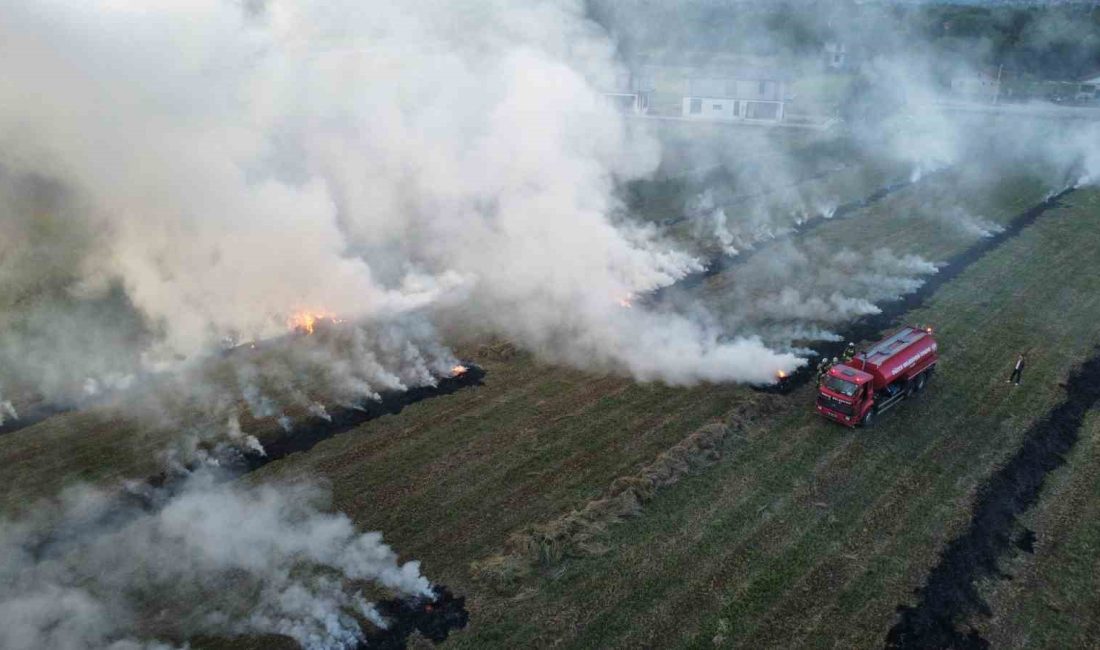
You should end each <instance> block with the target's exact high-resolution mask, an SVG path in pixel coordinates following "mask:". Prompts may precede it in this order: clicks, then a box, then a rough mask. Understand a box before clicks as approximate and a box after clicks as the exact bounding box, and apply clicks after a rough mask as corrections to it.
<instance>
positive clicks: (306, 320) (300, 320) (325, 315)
mask: <svg viewBox="0 0 1100 650" xmlns="http://www.w3.org/2000/svg"><path fill="white" fill-rule="evenodd" d="M326 320H327V321H329V322H332V323H342V322H343V321H341V320H340V319H338V318H336V317H335V316H333V315H332V314H331V313H329V312H327V311H304V310H303V311H298V312H294V313H293V314H291V316H290V318H287V319H286V326H287V328H288V329H290V330H291V331H294V332H300V333H302V334H313V332H314V330H315V329H316V328H317V324H318V323H320V322H321V321H326Z"/></svg>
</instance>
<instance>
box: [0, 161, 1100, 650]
mask: <svg viewBox="0 0 1100 650" xmlns="http://www.w3.org/2000/svg"><path fill="white" fill-rule="evenodd" d="M872 176H873V174H871V173H870V172H868V173H864V174H862V175H861V176H860V178H871V177H872ZM852 185H853V186H852V187H851V189H848V190H845V191H846V192H849V193H850V194H851V195H852V196H853V198H854V197H857V196H859V195H860V193H861V192H863V191H864V190H866V189H867V188H868V187H871V186H873V185H874V183H873V182H867V183H866V184H863V185H861V184H859V183H856V182H853V184H852ZM1048 189H1050V188H1048V187H1045V186H1043V185H1041V184H1039V183H1038V182H1035V181H1030V180H1028V179H1026V178H1012V177H1005V178H1001V179H1000V180H991V179H988V178H986V177H984V176H983V177H979V178H977V179H975V178H968V177H967V176H966V175H937V176H933V177H929V178H927V179H924V180H921V181H920V182H918V183H916V184H914V185H913V186H911V187H910V188H908V189H906V190H903V191H901V192H899V193H898V194H896V195H893V196H891V197H889V198H887V199H885V200H883V201H882V202H879V203H876V204H875V205H872V206H870V207H869V208H867V209H866V210H862V211H859V212H856V213H854V214H851V215H849V216H848V217H847V218H845V219H838V220H835V221H831V222H828V223H826V224H824V225H822V226H821V227H820V228H818V229H816V230H815V231H814V232H813V233H812V234H811V235H810V236H809V237H812V238H813V240H814V241H818V242H820V243H821V244H822V245H824V246H832V247H836V246H845V247H848V248H852V249H853V250H872V249H874V248H877V247H880V246H883V245H890V246H891V247H893V248H894V249H895V251H896V252H898V253H913V254H919V255H921V256H923V257H925V258H927V259H930V260H933V261H937V260H944V259H947V258H948V257H950V256H952V255H954V254H956V253H958V252H960V251H962V250H964V249H966V248H967V247H968V246H970V245H971V244H973V243H974V242H975V241H976V240H977V235H973V234H967V233H965V232H961V231H960V230H958V229H955V228H951V227H950V225H949V224H946V225H945V223H944V222H943V221H942V220H940V219H937V218H935V217H936V214H935V213H936V211H938V210H942V209H944V206H948V205H951V206H954V205H957V206H961V207H963V208H965V209H966V210H967V211H968V212H970V213H973V214H980V215H981V216H983V217H984V218H985V219H988V220H990V221H992V222H1000V223H1004V222H1006V221H1007V220H1008V219H1010V218H1011V217H1012V216H1014V215H1016V214H1018V213H1019V212H1021V211H1022V210H1023V209H1025V208H1026V207H1028V206H1030V205H1033V204H1035V203H1036V202H1038V201H1039V200H1041V199H1042V196H1043V195H1044V193H1045V192H1046V191H1047V190H1048ZM1098 218H1100V191H1097V190H1095V189H1086V190H1080V191H1078V192H1076V193H1074V194H1072V195H1070V197H1069V198H1068V199H1067V200H1066V205H1065V206H1064V207H1063V208H1059V209H1055V210H1052V211H1050V212H1048V213H1047V214H1046V215H1044V216H1043V217H1041V218H1040V219H1039V220H1038V221H1037V222H1036V223H1035V224H1034V225H1033V226H1031V227H1029V228H1027V229H1025V230H1024V231H1023V232H1022V233H1021V234H1020V235H1019V236H1018V237H1015V238H1013V239H1011V240H1009V241H1007V242H1006V243H1005V244H1004V245H1002V246H1000V247H999V248H997V249H996V250H994V251H992V252H991V253H989V254H988V255H986V256H984V257H982V258H981V259H979V260H978V261H976V262H975V263H974V264H973V265H971V266H970V267H969V268H968V269H967V270H966V271H965V272H963V273H962V274H961V275H960V276H959V277H957V278H956V279H954V280H953V281H951V282H949V283H948V284H946V285H945V286H943V287H942V288H940V290H939V291H937V292H936V293H935V294H934V295H932V296H931V298H930V299H929V300H928V301H927V302H926V303H925V306H924V307H922V308H921V310H920V311H919V312H918V313H911V314H907V315H906V318H907V320H910V321H914V322H929V323H934V324H935V325H936V327H937V329H938V338H939V340H940V343H941V348H942V362H941V368H940V371H939V373H938V375H937V376H936V378H935V379H934V381H933V383H932V384H931V385H930V387H929V389H928V390H927V391H926V392H925V393H924V394H922V395H921V396H920V397H919V398H918V399H917V400H916V401H914V402H910V403H906V404H903V405H902V406H900V407H899V408H897V409H895V410H893V411H891V412H890V413H889V414H888V415H886V416H884V418H883V419H882V420H881V421H880V422H879V423H878V424H877V425H876V427H875V428H874V429H870V430H854V431H851V430H846V429H842V428H840V427H838V426H835V425H833V424H831V423H829V422H826V421H824V420H822V419H820V418H818V417H817V416H816V415H814V413H813V412H812V408H811V405H812V401H813V388H812V387H811V386H804V387H802V388H799V389H798V390H796V391H794V392H793V393H791V394H789V395H770V394H763V393H758V392H754V391H752V390H750V389H748V388H746V387H742V386H733V385H703V386H698V387H695V388H670V387H666V386H662V385H659V384H638V383H635V382H633V381H630V380H627V379H624V378H619V377H609V376H593V375H591V374H586V373H582V372H578V371H573V370H568V369H563V368H557V367H549V366H546V365H544V364H540V363H538V362H536V361H534V360H533V359H532V358H531V357H529V356H528V355H526V354H518V355H516V356H513V357H511V358H505V359H500V358H489V357H486V358H476V354H477V353H476V349H477V348H476V346H472V345H471V346H469V347H468V348H462V349H464V350H465V351H466V352H468V353H469V354H470V355H471V356H475V358H476V360H478V361H479V363H481V364H482V365H483V366H484V368H485V369H486V370H487V371H488V375H487V377H486V380H485V383H484V385H483V386H480V387H477V388H472V389H466V390H462V391H459V392H457V393H455V394H452V395H447V396H444V397H438V398H434V399H431V400H427V401H423V402H420V403H417V404H414V405H412V406H410V407H408V408H406V409H405V410H404V411H403V412H401V413H400V414H399V415H394V416H385V417H382V418H380V419H377V420H374V421H371V422H368V423H366V424H364V425H363V426H361V427H359V428H357V429H355V430H353V431H349V432H346V433H343V434H340V435H338V436H335V437H333V438H331V439H329V440H326V441H324V442H322V443H320V444H318V445H317V446H316V447H314V448H313V449H311V450H310V451H308V452H305V453H299V454H294V455H291V456H289V457H287V458H284V459H282V460H279V461H276V462H273V463H271V464H269V465H267V466H265V467H263V468H261V469H260V470H258V471H257V472H255V473H253V474H252V475H250V476H249V477H248V478H247V479H244V480H250V481H267V480H272V479H276V478H283V477H289V476H299V475H304V476H313V477H320V478H321V479H322V480H324V481H325V482H327V483H328V484H330V485H331V488H332V491H333V495H334V499H333V507H334V508H337V509H340V510H342V511H344V512H346V513H348V514H349V515H350V516H351V517H352V518H353V519H354V520H355V521H356V523H357V524H358V525H359V526H360V527H362V528H364V529H376V530H381V531H383V532H384V533H385V536H386V539H387V541H388V542H390V543H391V544H392V545H393V546H394V548H395V549H397V550H398V551H399V552H400V553H401V554H402V555H403V556H404V557H408V558H416V559H420V560H422V561H423V569H424V572H425V574H426V575H427V576H429V577H430V578H431V579H433V580H435V581H438V582H441V583H444V584H447V585H448V586H450V587H452V588H453V589H454V590H456V591H457V592H459V593H462V594H465V595H466V596H467V597H468V606H469V609H470V613H471V622H470V625H469V627H468V628H467V629H466V630H464V631H461V632H458V633H456V634H454V635H453V636H452V637H451V639H450V640H449V641H448V642H447V643H446V645H447V646H448V647H453V648H486V647H498V648H522V647H550V646H554V647H576V648H594V647H601V648H602V647H618V648H638V647H662V648H664V647H695V648H704V647H705V648H710V647H745V648H788V647H822V648H835V647H845V648H847V647H880V646H881V645H882V644H883V640H884V639H885V636H886V633H887V630H888V629H889V628H890V627H891V626H892V625H893V623H894V620H895V609H896V607H897V606H898V605H899V604H911V603H912V602H914V600H915V597H914V595H913V590H914V589H915V588H917V587H919V586H920V585H921V584H922V581H923V579H924V576H925V575H926V573H927V572H928V570H929V568H930V567H931V566H933V565H934V564H935V563H936V561H937V557H938V553H939V551H940V550H941V549H942V548H943V546H944V544H945V543H946V542H947V541H948V540H950V539H951V538H952V537H953V536H954V535H955V534H957V533H958V532H959V531H960V530H961V529H962V528H963V527H964V526H965V525H966V524H967V522H968V520H969V516H970V505H971V502H972V500H973V498H974V494H975V490H976V489H977V487H978V486H979V485H980V484H981V482H982V481H983V479H984V478H986V477H987V476H989V475H990V474H991V472H992V471H993V470H994V469H995V468H996V467H997V466H998V464H999V463H1001V462H1003V460H1004V459H1005V458H1006V457H1008V456H1010V455H1011V454H1012V453H1013V452H1014V451H1015V449H1016V447H1017V446H1018V444H1019V442H1020V438H1021V434H1022V432H1023V431H1024V430H1025V429H1026V428H1027V426H1028V424H1029V423H1030V422H1032V421H1033V420H1035V419H1036V418H1038V417H1040V416H1041V415H1042V414H1044V413H1045V412H1046V411H1047V410H1048V409H1049V408H1050V407H1051V406H1052V405H1053V404H1055V403H1057V402H1058V401H1059V399H1060V388H1059V386H1058V382H1059V381H1061V380H1063V379H1064V378H1065V377H1066V375H1067V373H1068V372H1069V370H1070V369H1071V368H1072V367H1073V366H1074V365H1075V364H1077V363H1079V362H1080V361H1081V360H1083V359H1084V358H1086V357H1087V356H1090V355H1091V354H1092V348H1093V346H1095V345H1097V344H1100V330H1098V329H1097V328H1096V325H1095V324H1096V320H1097V316H1098V315H1100V227H1098V225H1097V219H1098ZM899 232H904V233H905V236H904V237H898V233H899ZM766 254H767V251H766V250H764V251H762V255H761V257H766ZM754 259H756V258H754ZM750 263H752V262H750ZM737 273H738V270H737V269H736V268H735V269H734V270H732V271H730V273H728V274H725V275H720V276H718V277H716V278H713V279H712V280H711V281H710V282H709V283H707V284H706V285H705V286H703V287H701V288H700V289H699V291H698V295H699V296H700V297H701V298H702V299H703V300H706V301H709V302H713V303H714V304H720V303H721V300H722V296H723V294H724V293H725V292H726V288H727V287H728V286H729V283H732V282H736V277H737ZM1021 349H1030V350H1031V351H1032V352H1031V359H1032V360H1031V364H1030V366H1029V368H1028V370H1027V374H1026V375H1025V381H1024V385H1023V386H1021V387H1019V388H1015V387H1013V386H1010V385H1008V384H1006V383H1005V378H1006V377H1007V375H1008V372H1009V370H1010V367H1011V364H1012V361H1013V359H1014V357H1013V355H1014V353H1015V351H1017V350H1021ZM121 412H123V411H122V408H121V407H102V408H100V409H97V410H96V411H94V412H91V413H71V414H66V415H62V416H55V417H53V418H50V419H48V420H46V421H44V422H41V423H39V424H36V425H34V426H31V427H28V428H26V429H23V430H20V431H17V432H15V433H12V434H8V435H5V436H2V437H0V463H3V467H4V468H5V471H4V472H3V473H0V494H3V495H4V501H3V503H2V504H0V505H2V507H3V508H4V509H5V510H7V511H9V512H10V511H14V510H19V509H20V508H22V507H26V505H27V504H28V503H29V501H30V500H31V499H33V498H35V497H36V496H42V495H48V494H52V493H53V492H55V491H56V490H57V489H58V488H59V487H61V486H63V485H65V484H69V483H72V482H74V481H77V480H88V481H110V480H115V479H117V478H120V477H126V476H146V475H149V474H150V473H152V472H153V471H155V468H156V462H155V458H154V456H153V454H152V451H153V450H155V449H157V448H159V445H161V444H162V442H163V439H164V438H163V435H164V433H163V432H162V433H157V432H150V431H144V430H141V429H139V428H137V427H136V426H135V425H133V424H132V423H129V422H128V421H127V420H125V419H124V418H122V417H121V415H120V413H121ZM746 415H749V416H751V417H746ZM710 422H726V423H729V424H731V425H733V429H734V430H733V433H732V434H731V435H730V436H728V437H727V438H726V439H725V440H724V441H723V443H722V447H721V451H722V457H721V459H720V460H719V461H718V462H717V463H714V464H711V465H709V466H707V467H704V468H700V469H698V470H697V471H695V472H693V473H692V474H691V475H690V476H688V477H686V478H684V479H682V480H680V481H679V482H677V483H675V484H674V485H671V486H668V487H665V488H663V489H661V490H659V491H658V492H656V493H655V494H654V495H653V497H652V498H651V499H650V500H649V501H647V502H646V503H645V504H644V506H643V508H642V510H641V512H640V513H639V514H638V516H635V517H631V518H629V519H627V520H626V521H623V522H622V523H618V524H614V525H610V526H608V528H607V530H606V532H605V533H604V534H603V535H602V537H601V539H600V542H601V543H600V549H599V551H598V552H593V553H588V554H580V555H578V556H575V557H566V558H565V559H563V560H561V561H558V562H553V563H547V564H545V565H544V566H536V567H534V570H533V571H532V572H531V574H530V575H528V576H526V577H522V578H520V579H518V580H517V581H515V582H513V583H501V582H498V581H494V580H491V579H487V578H486V577H485V576H484V575H482V574H480V573H478V572H477V571H475V570H474V569H473V568H472V566H473V565H474V564H475V563H477V562H481V561H484V560H486V559H487V558H491V557H493V556H494V555H496V554H499V553H500V552H501V551H502V550H503V549H504V547H505V544H506V540H507V539H508V537H509V535H511V534H512V533H515V532H517V531H520V530H522V529H523V528H524V527H526V526H529V525H532V524H539V523H545V522H550V521H553V520H555V519H556V518H558V517H560V516H562V515H563V514H565V513H568V512H569V511H571V510H573V509H577V508H581V507H583V506H584V504H586V503H587V502H589V501H591V500H593V499H596V498H598V497H600V496H601V495H602V494H604V493H605V491H606V490H607V489H608V487H609V485H610V484H611V483H612V481H614V479H616V478H617V477H620V476H626V475H629V474H632V473H635V472H637V471H638V470H639V468H642V467H643V466H645V465H647V464H648V463H651V462H652V461H653V459H654V458H656V457H657V456H658V455H659V454H660V453H661V452H662V451H664V450H666V449H669V448H670V447H672V446H673V445H675V444H676V443H677V442H679V441H681V440H682V439H684V438H685V437H686V436H688V435H689V434H691V433H692V432H694V431H696V430H697V429H698V428H699V427H701V426H703V425H705V424H707V423H710ZM746 422H747V424H746ZM261 433H262V432H261ZM1098 474H1100V418H1097V417H1096V416H1095V415H1094V416H1093V417H1091V418H1090V419H1089V420H1088V421H1087V424H1086V427H1085V429H1084V430H1082V432H1081V441H1080V442H1079V443H1078V445H1077V446H1076V447H1075V448H1074V450H1073V453H1072V455H1071V457H1070V458H1069V462H1068V463H1067V465H1065V466H1064V467H1062V468H1061V469H1059V470H1057V471H1056V472H1055V473H1053V474H1052V475H1051V476H1050V478H1049V480H1048V485H1047V487H1046V490H1045V492H1044V497H1043V500H1042V502H1041V503H1040V505H1039V506H1038V507H1036V508H1035V509H1034V510H1033V511H1030V512H1029V513H1028V514H1027V515H1026V521H1025V523H1026V524H1027V525H1028V526H1030V527H1031V528H1032V529H1033V530H1035V532H1036V534H1037V538H1038V539H1037V544H1036V553H1035V554H1034V555H1029V554H1024V553H1019V554H1017V555H1013V556H1011V557H1008V558H1005V568H1006V570H1007V572H1009V573H1011V574H1013V575H1014V576H1015V579H1014V580H1012V581H1005V580H997V581H990V583H989V584H984V585H982V589H983V593H985V594H987V597H988V601H989V602H990V604H991V607H992V612H993V615H992V616H991V617H989V618H988V619H983V620H976V621H973V623H974V624H976V625H977V626H978V627H979V628H980V629H981V630H982V633H983V635H984V636H985V637H986V638H987V639H990V640H991V641H993V642H994V644H995V647H1029V648H1034V647H1044V648H1061V647H1089V646H1096V645H1098V644H1100V620H1098V617H1097V615H1096V612H1098V611H1100V584H1098V583H1100V578H1097V576H1098V575H1100V571H1098V569H1100V564H1098V562H1100V560H1098V559H1097V558H1100V555H1098V552H1097V550H1098V548H1100V525H1098V524H1097V516H1096V515H1097V514H1098V510H1100V490H1098V487H1097V485H1098V484H1097V476H1098ZM273 644H274V645H278V644H279V643H278V641H277V640H274V639H251V640H227V639H213V640H201V641H199V642H197V643H195V644H193V646H194V647H209V648H228V647H253V648H261V647H263V648H266V647H272V646H273ZM425 645H427V644H426V643H425Z"/></svg>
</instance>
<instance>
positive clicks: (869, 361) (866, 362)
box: [817, 325, 939, 427]
mask: <svg viewBox="0 0 1100 650" xmlns="http://www.w3.org/2000/svg"><path fill="white" fill-rule="evenodd" d="M938 361H939V346H938V345H937V344H936V339H935V338H933V337H932V328H930V327H913V326H909V325H907V326H905V327H903V328H901V329H900V330H898V331H896V332H894V333H893V334H890V335H889V336H887V337H886V338H884V339H882V340H881V341H879V342H877V343H875V344H874V345H872V346H870V347H869V348H867V349H866V350H864V351H863V352H860V353H857V354H856V355H855V356H854V357H853V358H852V359H851V360H849V361H846V362H844V363H838V364H835V365H834V366H833V367H832V368H830V369H829V371H828V372H827V373H825V376H824V377H823V378H822V380H821V383H820V384H819V385H818V394H817V412H818V413H820V414H821V415H822V416H824V417H826V418H829V419H830V420H833V421H835V422H839V423H841V424H843V425H846V426H849V427H854V426H856V425H859V424H862V425H864V426H869V425H871V424H872V423H873V422H874V421H875V419H876V418H878V416H879V415H880V414H881V413H883V412H884V411H886V410H887V409H889V408H891V407H893V406H895V405H897V404H898V403H899V402H901V401H902V400H904V399H906V398H907V397H910V396H912V395H915V394H917V393H919V392H920V391H921V390H923V389H924V385H925V384H926V383H927V382H928V379H929V378H930V377H931V376H932V373H933V372H934V371H935V369H936V363H937V362H938Z"/></svg>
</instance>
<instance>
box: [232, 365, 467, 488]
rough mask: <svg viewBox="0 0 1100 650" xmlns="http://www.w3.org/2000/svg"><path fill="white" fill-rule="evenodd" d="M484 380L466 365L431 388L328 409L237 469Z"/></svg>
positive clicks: (248, 457)
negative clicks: (322, 414)
mask: <svg viewBox="0 0 1100 650" xmlns="http://www.w3.org/2000/svg"><path fill="white" fill-rule="evenodd" d="M484 378H485V370H484V369H482V368H481V367H480V366H478V365H475V364H472V363H468V364H467V365H466V371H465V372H463V373H462V374H460V375H457V376H454V377H444V378H442V379H440V380H439V382H438V383H437V384H436V385H435V386H417V387H415V388H410V389H409V390H406V391H387V392H384V393H381V394H380V396H379V399H377V400H371V401H368V402H364V403H363V404H361V405H360V406H359V407H358V408H349V407H339V408H333V409H330V410H329V416H330V418H329V419H328V420H325V419H321V418H317V417H313V418H311V419H309V420H308V421H306V422H300V423H297V424H295V426H294V428H293V429H292V430H290V431H289V432H287V433H284V434H283V435H281V436H279V437H278V438H275V439H274V440H268V441H265V442H264V452H265V453H264V454H259V453H256V452H251V451H250V452H248V453H246V454H245V455H244V456H243V458H242V459H241V462H240V465H241V466H240V468H239V469H240V470H242V471H244V472H251V471H254V470H256V469H259V468H260V467H263V466H264V465H266V464H268V463H270V462H273V461H276V460H279V459H281V458H285V457H287V456H289V455H290V454H293V453H297V452H300V451H309V450H310V449H313V447H315V446H316V445H317V444H318V443H320V442H322V441H324V440H327V439H329V438H331V437H333V436H335V435H339V434H341V433H345V432H347V431H350V430H352V429H354V428H356V427H358V426H360V425H362V424H363V423H365V422H369V421H370V420H374V419H376V418H379V417H382V416H383V415H396V414H398V413H400V412H401V411H402V410H404V409H405V407H406V406H409V405H411V404H415V403H417V402H422V401H424V400H427V399H431V398H433V397H441V396H443V395H451V394H452V393H455V392H457V391H459V390H462V389H463V388H468V387H472V386H480V385H481V383H482V380H483V379H484Z"/></svg>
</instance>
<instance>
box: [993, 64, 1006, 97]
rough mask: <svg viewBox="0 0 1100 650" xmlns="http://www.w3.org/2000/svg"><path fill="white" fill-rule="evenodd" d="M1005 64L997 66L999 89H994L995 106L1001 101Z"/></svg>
mask: <svg viewBox="0 0 1100 650" xmlns="http://www.w3.org/2000/svg"><path fill="white" fill-rule="evenodd" d="M1004 69H1005V64H1003V63H1002V64H1001V65H999V66H997V87H996V88H994V89H993V105H994V106H996V105H997V104H998V102H1000V100H1001V73H1002V72H1004Z"/></svg>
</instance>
